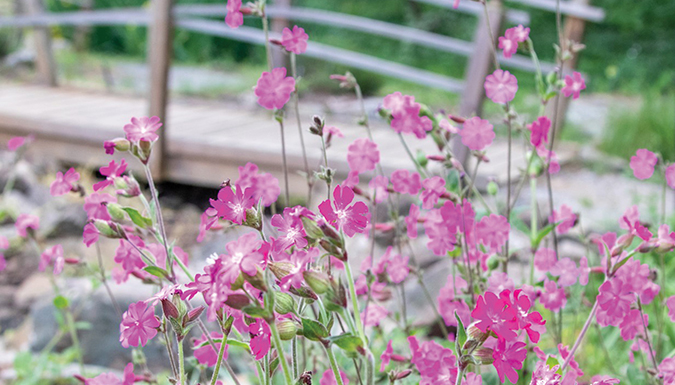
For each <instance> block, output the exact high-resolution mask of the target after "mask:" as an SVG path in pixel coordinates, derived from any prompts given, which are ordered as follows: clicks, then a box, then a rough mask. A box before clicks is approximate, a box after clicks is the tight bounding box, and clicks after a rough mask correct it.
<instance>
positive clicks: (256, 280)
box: [241, 268, 267, 292]
mask: <svg viewBox="0 0 675 385" xmlns="http://www.w3.org/2000/svg"><path fill="white" fill-rule="evenodd" d="M241 275H242V276H244V279H245V280H246V282H248V283H250V284H251V286H253V287H255V288H256V289H258V290H260V291H265V292H266V291H267V285H266V284H265V277H263V274H262V271H260V268H258V269H257V271H256V273H255V275H254V276H250V275H248V274H246V273H242V274H241Z"/></svg>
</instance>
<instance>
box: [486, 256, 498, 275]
mask: <svg viewBox="0 0 675 385" xmlns="http://www.w3.org/2000/svg"><path fill="white" fill-rule="evenodd" d="M487 266H488V269H489V270H490V271H492V270H494V269H496V268H498V267H499V257H498V256H496V255H493V256H491V257H490V258H488V260H487Z"/></svg>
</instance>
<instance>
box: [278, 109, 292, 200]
mask: <svg viewBox="0 0 675 385" xmlns="http://www.w3.org/2000/svg"><path fill="white" fill-rule="evenodd" d="M279 132H280V133H281V157H282V162H283V163H282V167H283V172H284V185H285V188H286V207H288V206H290V195H289V189H288V165H287V163H286V138H285V135H284V121H283V119H281V118H280V119H279Z"/></svg>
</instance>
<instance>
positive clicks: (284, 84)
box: [254, 67, 295, 110]
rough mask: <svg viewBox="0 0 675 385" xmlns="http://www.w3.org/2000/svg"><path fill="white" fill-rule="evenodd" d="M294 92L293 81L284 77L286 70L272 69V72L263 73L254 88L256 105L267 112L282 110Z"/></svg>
mask: <svg viewBox="0 0 675 385" xmlns="http://www.w3.org/2000/svg"><path fill="white" fill-rule="evenodd" d="M293 91H295V79H293V77H292V76H288V77H287V76H286V68H285V67H279V68H274V69H273V70H272V72H263V73H262V75H260V79H258V84H257V85H256V86H255V88H254V93H255V96H257V97H258V104H260V105H261V106H263V107H265V108H267V109H268V110H273V109H282V108H284V105H285V104H286V103H287V102H288V100H289V99H290V98H291V93H292V92H293Z"/></svg>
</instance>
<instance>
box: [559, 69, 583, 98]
mask: <svg viewBox="0 0 675 385" xmlns="http://www.w3.org/2000/svg"><path fill="white" fill-rule="evenodd" d="M585 89H586V82H585V81H584V79H583V78H582V77H581V74H580V73H579V72H576V71H575V72H574V73H573V74H572V76H570V75H567V76H565V86H564V87H563V88H562V90H561V91H562V93H563V95H565V97H566V98H569V97H570V96H572V95H574V96H573V97H572V99H577V98H578V97H579V94H580V93H581V91H582V90H585Z"/></svg>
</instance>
